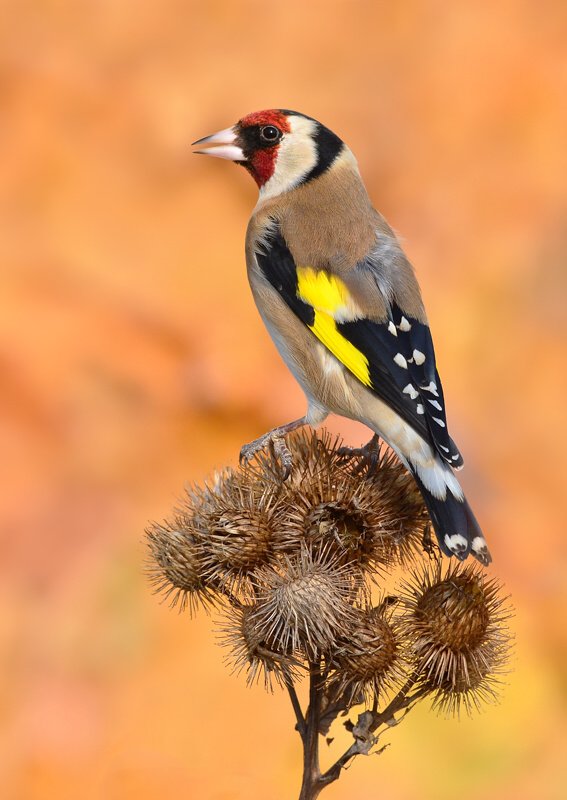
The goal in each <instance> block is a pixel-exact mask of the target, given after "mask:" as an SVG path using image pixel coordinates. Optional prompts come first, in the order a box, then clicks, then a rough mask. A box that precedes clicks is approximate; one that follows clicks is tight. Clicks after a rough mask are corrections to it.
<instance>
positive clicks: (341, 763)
mask: <svg viewBox="0 0 567 800" xmlns="http://www.w3.org/2000/svg"><path fill="white" fill-rule="evenodd" d="M417 678H418V676H417V674H416V673H414V674H413V675H412V676H411V677H410V678H409V680H408V681H406V683H405V684H404V685H403V687H402V688H401V689H400V691H399V692H398V693H397V694H396V695H395V697H394V698H393V699H392V700H391V701H390V703H389V704H388V705H387V706H386V708H385V709H384V710H383V711H380V712H378V711H377V710H376V704H374V707H373V709H372V712H371V714H372V721H371V723H370V724H369V725H368V731H367V734H368V735H370V734H372V733H374V732H375V731H377V730H378V728H380V727H381V726H382V725H391V724H392V721H393V720H394V718H395V714H397V713H398V712H399V711H403V710H404V709H407V710H408V711H409V707H410V706H411V705H412V704H413V703H414V702H416V701H417V700H418V699H419V698H420V697H421V696H422V695H423V694H425V693H426V690H425V689H424V688H418V689H416V691H414V692H413V694H410V692H411V690H412V688H413V687H414V686H415V684H416V681H417ZM361 744H362V746H361ZM366 745H367V742H365V741H363V742H360V741H358V740H356V739H355V741H354V742H353V743H352V745H351V746H350V747H349V748H348V750H346V751H345V752H344V753H343V754H342V756H341V757H340V758H338V759H337V760H336V761H335V763H334V764H333V765H332V766H331V767H329V769H328V770H327V771H326V772H325V773H323V775H321V776H320V777H319V782H318V783H319V788H318V792H317V794H318V793H319V792H320V791H321V789H323V788H324V787H325V786H328V785H329V784H330V783H334V782H335V781H336V780H338V778H339V776H340V774H341V771H342V770H343V768H344V767H346V765H347V764H348V762H349V761H350V760H351V759H352V758H354V757H355V756H357V755H360V753H366V754H368V749H367V747H366ZM313 797H317V795H316V794H315V795H313Z"/></svg>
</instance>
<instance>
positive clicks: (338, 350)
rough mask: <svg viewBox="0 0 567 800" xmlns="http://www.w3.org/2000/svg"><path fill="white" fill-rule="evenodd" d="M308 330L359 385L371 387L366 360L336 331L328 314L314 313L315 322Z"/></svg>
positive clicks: (334, 324)
mask: <svg viewBox="0 0 567 800" xmlns="http://www.w3.org/2000/svg"><path fill="white" fill-rule="evenodd" d="M309 328H310V329H311V330H312V331H313V333H314V334H315V336H316V337H317V338H318V339H319V341H320V342H322V343H323V344H324V345H325V347H326V348H327V349H328V350H330V351H331V353H332V354H333V355H334V356H335V358H338V360H339V361H340V362H341V364H344V366H345V367H346V368H347V369H348V370H349V371H350V372H352V374H353V375H354V376H355V377H356V378H358V380H359V381H360V382H361V383H363V384H364V385H365V386H371V385H372V382H371V380H370V370H369V368H368V359H367V358H366V356H365V355H364V353H361V352H360V350H358V349H357V348H356V347H355V346H354V345H353V344H352V343H351V342H349V340H348V339H346V338H345V337H344V336H343V335H342V333H340V332H339V331H338V330H337V324H336V322H335V320H334V319H333V318H332V317H331V316H330V315H329V314H325V312H324V311H315V321H314V322H313V325H309Z"/></svg>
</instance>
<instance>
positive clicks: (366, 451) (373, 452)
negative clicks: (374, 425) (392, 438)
mask: <svg viewBox="0 0 567 800" xmlns="http://www.w3.org/2000/svg"><path fill="white" fill-rule="evenodd" d="M337 453H338V455H339V456H340V457H341V458H342V459H344V461H345V462H346V461H348V460H350V459H351V458H358V459H360V460H359V462H358V464H357V465H356V467H355V472H356V473H357V474H358V473H359V472H362V470H363V469H364V468H365V467H366V468H367V470H368V472H369V473H372V472H374V470H375V469H376V467H377V466H378V457H379V455H380V437H379V436H378V434H377V433H375V434H374V436H373V437H372V439H370V441H369V442H367V443H366V444H365V445H363V447H339V449H338V450H337Z"/></svg>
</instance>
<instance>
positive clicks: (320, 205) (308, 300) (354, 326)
mask: <svg viewBox="0 0 567 800" xmlns="http://www.w3.org/2000/svg"><path fill="white" fill-rule="evenodd" d="M193 147H196V148H197V149H196V150H195V151H194V152H196V153H197V154H204V155H211V156H216V157H218V158H222V159H226V160H229V161H233V162H235V163H236V164H238V165H241V166H243V167H244V168H245V169H246V170H247V171H248V172H249V173H250V174H251V176H252V177H253V178H254V180H255V182H256V184H257V185H258V189H259V197H258V202H257V204H256V206H255V208H254V210H253V212H252V216H251V218H250V221H249V223H248V228H247V232H246V264H247V273H248V280H249V283H250V287H251V290H252V295H253V297H254V300H255V303H256V306H257V308H258V311H259V313H260V316H261V318H262V320H263V322H264V324H265V325H266V328H267V329H268V332H269V334H270V335H271V338H272V339H273V341H274V343H275V345H276V347H277V349H278V350H279V352H280V354H281V356H282V358H283V360H284V362H285V363H286V365H287V366H288V368H289V369H290V371H291V372H292V373H293V375H294V377H295V378H296V380H297V381H298V383H299V385H300V386H301V388H302V389H303V392H304V393H305V396H306V399H307V411H306V413H305V415H304V416H303V417H301V418H299V419H296V420H293V421H292V422H288V423H286V424H284V425H280V426H278V427H277V428H274V430H271V431H269V432H268V433H266V434H264V435H263V436H261V437H259V438H258V439H256V440H255V441H253V442H251V443H250V444H248V445H245V446H244V447H243V448H242V450H241V460H244V461H248V460H249V459H250V458H252V457H253V456H254V455H255V454H256V453H257V452H259V451H260V450H262V449H263V448H265V447H268V446H271V447H273V448H274V451H275V452H276V454H277V455H278V456H279V458H280V459H281V460H282V462H283V464H284V467H285V469H286V474H287V473H288V472H289V468H290V465H291V456H290V453H289V450H288V448H287V446H286V444H285V436H286V435H287V434H288V433H290V432H291V431H294V430H296V429H298V428H300V427H302V426H304V425H311V426H317V425H319V424H321V423H322V422H323V421H324V420H325V419H326V417H327V416H328V414H329V413H334V414H338V415H340V416H343V417H347V418H349V419H353V420H358V421H359V422H362V423H363V424H364V425H366V426H367V427H368V428H369V429H370V430H371V431H372V432H373V439H372V440H371V442H370V443H369V445H368V446H367V447H366V448H359V451H361V452H369V448H370V446H371V445H372V442H376V441H377V440H379V438H381V439H382V440H384V441H385V442H386V443H387V444H388V445H389V446H390V448H391V449H392V450H393V451H394V452H395V453H396V454H397V456H398V458H399V459H400V460H401V461H402V463H403V464H404V465H405V467H406V468H407V469H408V470H409V472H410V473H411V474H412V476H413V478H414V479H415V481H416V484H417V486H418V488H419V490H420V492H421V494H422V497H423V500H424V503H425V506H426V508H427V510H428V512H429V516H430V519H431V522H432V525H433V529H434V531H435V534H436V536H437V540H438V542H439V547H440V550H441V551H442V552H443V553H444V554H445V555H446V556H449V557H450V556H455V557H456V558H457V559H458V560H460V561H464V560H465V559H466V558H467V557H468V556H469V555H471V556H473V557H474V558H476V559H477V560H478V561H479V562H480V563H481V564H483V565H484V566H487V565H488V564H489V563H490V562H491V560H492V559H491V555H490V552H489V550H488V547H487V543H486V540H485V538H484V536H483V534H482V531H481V529H480V527H479V524H478V522H477V521H476V518H475V516H474V514H473V512H472V510H471V508H470V506H469V504H468V502H467V500H466V498H465V495H464V493H463V490H462V488H461V485H460V483H459V481H458V479H457V477H456V475H455V471H458V470H459V469H461V468H462V466H463V457H462V455H461V453H460V452H459V450H458V448H457V446H456V444H455V443H454V441H453V440H452V438H451V437H450V435H449V432H448V428H447V417H446V412H445V400H444V395H443V388H442V385H441V380H440V378H439V374H438V371H437V367H436V361H435V351H434V347H433V340H432V337H431V331H430V328H429V323H428V319H427V315H426V312H425V307H424V304H423V300H422V296H421V291H420V287H419V284H418V281H417V278H416V276H415V272H414V269H413V267H412V265H411V264H410V262H409V260H408V258H407V257H406V255H405V254H404V252H403V250H402V247H401V245H400V242H399V240H398V238H397V236H396V235H395V233H394V232H393V230H392V228H391V227H390V226H389V225H388V223H387V222H386V220H385V219H384V217H383V216H382V215H381V214H380V213H379V212H378V211H376V210H375V209H374V207H373V205H372V202H371V200H370V197H369V195H368V192H367V190H366V187H365V185H364V183H363V180H362V177H361V175H360V171H359V168H358V163H357V161H356V158H355V156H354V155H353V153H352V151H351V150H350V148H349V147H348V146H347V145H346V144H345V143H344V142H343V141H342V139H341V138H340V137H339V136H337V134H335V133H333V132H332V131H331V130H330V129H329V128H327V127H326V126H324V125H323V124H321V123H320V122H318V121H317V120H315V119H314V118H312V117H309V116H307V115H306V114H301V113H299V112H297V111H291V110H288V109H268V110H263V111H257V112H254V113H251V114H248V115H246V116H244V117H242V118H241V119H240V120H239V121H238V122H237V123H236V124H234V125H232V126H231V127H229V128H226V129H224V130H221V131H219V132H218V133H215V134H213V135H211V136H206V137H203V138H202V139H199V140H197V141H196V142H194V143H193ZM378 437H379V438H378Z"/></svg>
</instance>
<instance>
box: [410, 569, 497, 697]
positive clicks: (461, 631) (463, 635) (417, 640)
mask: <svg viewBox="0 0 567 800" xmlns="http://www.w3.org/2000/svg"><path fill="white" fill-rule="evenodd" d="M500 591H501V589H500V586H499V584H498V583H497V582H496V581H495V580H492V579H488V578H487V576H486V575H485V574H484V573H483V572H482V571H481V570H480V568H479V567H477V566H476V565H470V566H469V565H467V566H463V565H461V564H457V565H455V566H450V567H448V568H445V570H443V568H442V567H441V565H437V567H435V568H434V569H433V570H431V569H427V568H426V569H423V570H422V571H420V572H415V573H414V574H413V575H412V576H411V578H410V579H409V580H408V581H407V582H406V584H405V585H404V586H403V589H402V594H401V600H402V605H403V608H404V611H403V614H402V618H401V632H402V634H403V636H404V639H405V641H406V645H407V648H408V652H409V654H410V656H411V659H412V661H413V663H414V666H415V668H416V670H417V672H418V673H419V680H420V682H421V685H422V687H423V688H424V689H425V690H427V691H428V692H430V693H432V694H433V699H434V706H435V707H437V708H439V709H440V710H443V711H447V712H458V711H459V709H460V707H461V705H464V707H465V709H466V710H467V711H470V710H472V708H479V707H480V705H481V704H482V702H483V701H487V700H490V699H492V698H494V697H496V687H497V685H498V682H499V680H498V678H499V676H500V675H501V674H502V672H503V667H504V664H505V662H506V660H507V656H508V654H509V650H510V642H511V635H510V632H509V630H508V628H507V626H506V620H507V619H508V618H509V617H510V616H511V610H510V608H509V607H508V606H507V605H506V599H505V598H502V596H501V594H500Z"/></svg>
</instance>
